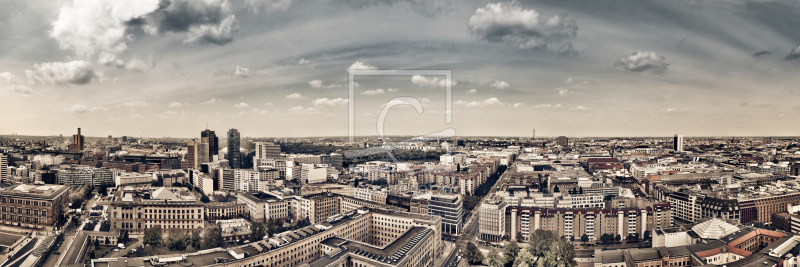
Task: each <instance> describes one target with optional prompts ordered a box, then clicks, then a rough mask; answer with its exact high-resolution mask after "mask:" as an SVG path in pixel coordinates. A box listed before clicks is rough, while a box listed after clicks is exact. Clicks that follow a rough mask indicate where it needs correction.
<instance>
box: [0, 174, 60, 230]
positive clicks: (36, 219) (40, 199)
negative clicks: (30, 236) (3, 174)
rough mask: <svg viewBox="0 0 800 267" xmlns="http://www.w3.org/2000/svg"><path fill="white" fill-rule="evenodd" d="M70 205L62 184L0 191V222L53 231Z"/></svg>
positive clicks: (16, 187)
mask: <svg viewBox="0 0 800 267" xmlns="http://www.w3.org/2000/svg"><path fill="white" fill-rule="evenodd" d="M68 202H69V187H68V186H64V185H27V184H22V185H17V186H15V187H13V188H11V189H9V190H3V191H0V222H2V224H3V225H7V226H20V227H26V228H38V229H47V230H53V227H55V226H56V224H57V222H58V221H60V220H61V219H62V216H64V215H63V214H64V211H63V210H62V207H64V206H65V205H67V203H68Z"/></svg>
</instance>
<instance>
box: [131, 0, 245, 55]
mask: <svg viewBox="0 0 800 267" xmlns="http://www.w3.org/2000/svg"><path fill="white" fill-rule="evenodd" d="M132 22H133V23H139V24H143V25H142V28H143V29H144V30H145V32H147V33H149V34H181V35H183V36H184V38H185V39H184V41H183V42H184V43H189V42H195V41H197V42H199V43H201V44H203V43H211V44H216V45H224V44H227V43H230V42H232V41H233V34H234V33H236V31H237V30H238V29H239V25H238V21H237V20H236V16H235V15H234V14H233V12H232V10H231V4H230V2H229V1H228V0H204V1H195V0H171V1H163V2H162V4H161V5H159V7H158V9H157V10H155V11H153V12H152V13H150V14H148V15H147V16H146V17H145V18H144V20H143V21H141V20H139V21H132ZM133 23H131V22H129V24H133Z"/></svg>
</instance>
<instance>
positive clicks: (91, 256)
mask: <svg viewBox="0 0 800 267" xmlns="http://www.w3.org/2000/svg"><path fill="white" fill-rule="evenodd" d="M89 258H90V259H96V258H97V257H95V255H94V250H92V251H90V252H89Z"/></svg>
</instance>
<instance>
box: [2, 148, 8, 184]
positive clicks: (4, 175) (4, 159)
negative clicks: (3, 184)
mask: <svg viewBox="0 0 800 267" xmlns="http://www.w3.org/2000/svg"><path fill="white" fill-rule="evenodd" d="M6 179H8V156H6V154H3V153H0V181H6Z"/></svg>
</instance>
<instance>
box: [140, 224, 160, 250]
mask: <svg viewBox="0 0 800 267" xmlns="http://www.w3.org/2000/svg"><path fill="white" fill-rule="evenodd" d="M161 240H162V237H161V229H159V228H153V229H150V230H147V232H144V240H143V241H142V244H144V245H151V246H159V245H161Z"/></svg>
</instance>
